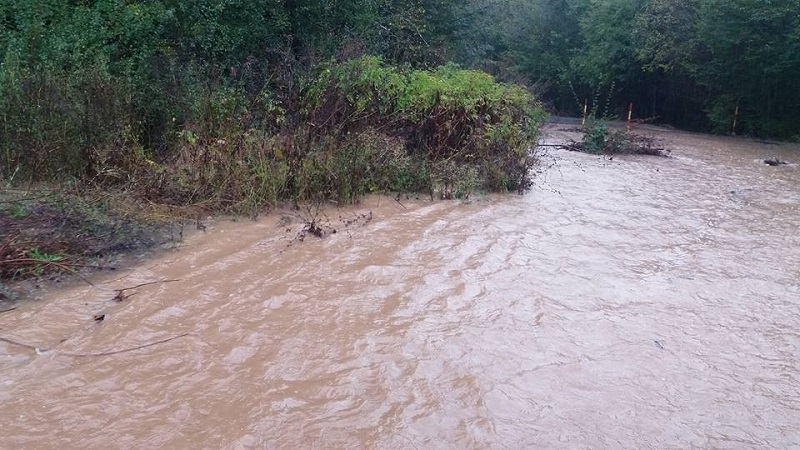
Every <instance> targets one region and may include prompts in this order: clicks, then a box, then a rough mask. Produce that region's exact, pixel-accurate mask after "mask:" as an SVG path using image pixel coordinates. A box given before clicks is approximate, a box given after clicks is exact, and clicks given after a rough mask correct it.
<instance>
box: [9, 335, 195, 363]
mask: <svg viewBox="0 0 800 450" xmlns="http://www.w3.org/2000/svg"><path fill="white" fill-rule="evenodd" d="M188 335H189V333H184V334H179V335H177V336H173V337H171V338H167V339H162V340H160V341H155V342H150V343H149V344H143V345H138V346H136V347H131V348H126V349H123V350H113V351H108V352H100V353H69V352H62V351H59V350H52V349H42V348H39V347H36V346H35V345H30V344H25V343H22V342H17V341H15V340H13V339H9V338H5V337H2V336H0V341H3V342H5V343H8V344H11V345H16V346H17V347H22V348H27V349H29V350H33V351H35V352H36V354H37V355H44V354H46V353H48V352H51V351H52V352H53V355H61V356H69V357H72V358H88V357H97V356H111V355H119V354H121V353H129V352H134V351H136V350H141V349H143V348H147V347H153V346H155V345H159V344H165V343H167V342H169V341H174V340H175V339H180V338H182V337H185V336H188Z"/></svg>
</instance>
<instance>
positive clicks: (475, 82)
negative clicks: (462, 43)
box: [304, 56, 545, 191]
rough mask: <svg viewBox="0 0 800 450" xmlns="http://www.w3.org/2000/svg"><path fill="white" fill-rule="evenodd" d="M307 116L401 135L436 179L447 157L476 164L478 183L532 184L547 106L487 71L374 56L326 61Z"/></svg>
mask: <svg viewBox="0 0 800 450" xmlns="http://www.w3.org/2000/svg"><path fill="white" fill-rule="evenodd" d="M305 105H306V108H305V109H304V111H305V114H306V120H307V121H308V122H310V123H311V124H314V125H315V127H316V128H315V129H316V132H317V133H318V135H319V136H328V135H331V134H332V135H334V136H343V135H347V134H348V133H352V132H358V131H360V130H363V129H364V128H365V127H371V128H374V129H376V130H380V131H381V132H382V133H384V134H386V135H387V136H391V137H394V138H399V139H403V140H404V141H405V142H406V150H407V152H408V154H409V155H416V156H418V157H421V158H422V159H423V160H424V161H426V162H427V164H428V170H429V172H430V174H431V175H432V177H431V181H430V183H429V186H428V187H429V188H431V189H433V188H434V186H432V184H433V181H435V180H437V179H441V178H442V177H440V176H436V171H437V170H443V171H444V172H447V173H450V172H452V171H451V170H449V169H448V170H445V169H440V168H441V167H444V165H443V164H444V163H445V162H452V163H455V164H457V165H464V166H471V167H473V168H474V169H475V170H474V171H475V173H477V179H478V181H477V182H476V183H475V184H476V187H477V188H482V189H489V190H508V191H524V190H526V189H527V188H529V187H530V183H531V180H530V172H529V169H530V167H531V165H532V164H533V156H532V155H531V154H530V152H529V150H530V148H531V146H532V144H533V143H534V142H535V141H536V138H537V136H538V131H539V127H540V126H541V124H542V123H543V121H544V118H545V114H544V112H543V111H542V109H541V108H540V106H539V105H538V103H537V102H536V101H535V100H534V99H533V97H532V96H531V95H530V94H529V93H528V92H527V91H526V90H525V89H523V88H521V87H519V86H511V85H505V84H501V83H498V82H496V81H495V80H494V79H493V78H492V77H491V76H490V75H488V74H485V73H483V72H477V71H470V70H464V69H460V68H459V67H457V66H455V65H445V66H442V67H439V68H436V69H434V70H431V71H427V70H414V71H403V70H401V69H399V68H395V67H389V66H386V65H384V64H383V63H382V61H381V60H380V59H379V58H377V57H371V56H367V57H362V58H358V59H353V60H350V61H347V62H344V63H340V64H331V65H329V66H327V67H325V68H324V69H323V70H322V71H321V72H320V75H319V77H318V78H317V80H315V81H314V82H313V83H311V85H310V86H309V88H308V89H307V90H306V92H305Z"/></svg>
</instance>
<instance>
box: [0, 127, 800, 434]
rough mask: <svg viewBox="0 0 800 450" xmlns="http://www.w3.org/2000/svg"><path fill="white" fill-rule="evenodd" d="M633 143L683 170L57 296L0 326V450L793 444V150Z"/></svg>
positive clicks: (249, 240) (580, 183)
mask: <svg viewBox="0 0 800 450" xmlns="http://www.w3.org/2000/svg"><path fill="white" fill-rule="evenodd" d="M565 128H568V127H565V126H563V125H550V126H549V128H548V133H547V135H546V137H545V141H546V142H548V143H555V142H559V141H561V140H563V139H566V138H568V137H576V136H575V135H572V134H570V133H568V132H567V131H564V129H565ZM644 132H645V133H646V134H650V135H653V136H655V137H656V138H657V139H659V140H660V143H661V144H662V145H664V146H665V147H666V148H668V149H671V150H672V155H673V157H672V158H657V157H615V158H614V159H613V160H608V159H604V158H601V157H597V156H591V155H585V154H579V153H570V152H566V151H562V150H557V149H551V151H549V156H547V157H546V158H545V159H544V161H545V165H547V166H549V165H551V164H553V163H555V166H554V167H552V168H550V169H548V170H547V171H546V172H545V173H543V174H540V175H539V177H538V178H537V186H536V187H535V188H534V189H533V190H532V191H531V192H530V193H529V194H527V195H524V196H517V195H508V196H489V197H481V198H477V199H474V200H472V201H471V202H461V201H438V202H430V201H425V200H414V199H409V200H406V199H403V200H402V205H401V204H400V203H398V202H396V201H394V200H392V199H390V198H386V197H384V198H378V197H375V198H369V199H367V200H366V201H365V202H364V203H363V204H361V205H359V206H358V207H356V208H353V209H349V210H342V211H337V210H335V209H331V210H328V211H327V219H326V220H327V221H328V222H329V225H330V226H331V227H332V228H336V229H337V232H336V233H335V234H331V235H329V236H328V237H326V238H325V239H318V238H316V237H314V236H308V237H307V238H306V239H305V240H303V241H299V240H293V239H292V238H293V237H294V236H296V233H297V230H298V229H299V228H300V227H301V225H302V223H301V222H300V220H301V219H302V217H300V216H302V215H303V214H305V213H302V214H301V213H298V214H297V215H295V216H292V215H291V214H286V213H284V214H280V213H278V214H272V215H270V216H268V217H266V218H263V219H261V220H259V221H257V222H251V221H245V222H239V223H235V222H226V221H217V222H213V223H210V224H209V225H208V230H207V231H206V232H205V233H197V234H196V235H193V236H192V237H190V238H188V239H187V240H186V241H185V242H184V243H183V244H182V245H181V246H179V247H178V248H176V249H173V250H169V251H165V252H162V253H161V254H160V255H159V256H156V257H153V258H150V259H147V260H145V261H143V262H141V263H138V264H136V265H134V266H133V267H130V268H129V269H127V270H124V271H119V272H116V273H112V274H94V275H92V277H91V279H92V280H93V281H94V282H95V284H96V285H97V287H96V288H92V287H90V286H88V285H85V284H77V283H76V284H74V285H72V284H71V285H70V287H62V288H59V289H56V288H48V291H47V292H46V293H45V295H44V297H45V298H43V299H41V300H38V301H35V302H31V303H26V304H23V305H21V306H20V307H19V308H18V309H17V310H14V311H10V312H7V313H3V314H2V315H0V336H2V337H4V338H8V339H12V340H14V341H17V342H21V343H25V344H28V345H31V346H32V347H38V351H35V350H34V349H32V348H27V347H21V346H17V345H13V344H9V343H7V342H0V448H4V449H5V448H8V449H17V448H58V449H69V448H80V449H109V448H187V449H201V448H209V449H218V448H224V449H239V448H269V449H272V448H281V449H306V448H307V449H328V448H330V449H351V448H353V449H355V448H374V449H450V448H452V449H466V448H480V449H484V448H489V449H504V448H507V449H522V448H578V449H582V448H596V449H603V448H627V449H646V448H655V449H662V448H674V449H686V448H725V449H751V448H775V449H785V448H800V232H799V229H800V168H799V167H798V166H797V165H793V164H789V165H783V166H777V167H770V166H767V165H765V164H763V162H762V161H763V160H764V159H765V158H770V157H773V156H777V157H779V158H780V159H785V160H788V161H789V162H793V163H796V162H800V148H798V147H797V146H792V145H786V144H782V145H773V144H769V143H759V142H755V141H750V140H745V139H733V138H721V137H711V136H704V135H695V134H688V133H682V132H676V131H668V130H658V129H651V130H644ZM369 212H371V214H372V215H371V220H368V219H369V216H368V215H367V214H368V213H369ZM282 216H285V217H282ZM120 278H121V279H120ZM157 280H179V281H174V282H169V283H159V284H152V285H148V286H144V287H140V288H136V289H133V290H129V291H124V294H125V299H124V301H122V302H121V303H120V302H113V301H111V299H112V298H113V297H114V296H115V294H116V293H115V292H114V289H122V288H125V287H130V286H134V285H137V284H141V283H147V282H151V281H157ZM101 313H104V314H105V315H106V316H105V320H104V321H102V322H101V323H96V322H95V321H94V320H93V316H94V315H95V314H101ZM183 334H187V335H186V336H183V337H181V338H178V339H175V340H172V341H169V342H165V343H162V344H158V345H153V346H150V347H147V348H142V349H139V350H136V351H131V352H126V353H120V354H115V355H107V356H94V357H76V356H69V355H66V353H71V354H87V353H102V352H110V351H116V350H122V349H128V348H132V347H136V346H140V345H144V344H147V343H152V342H156V341H160V340H163V339H167V338H170V337H174V336H178V335H183Z"/></svg>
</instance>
